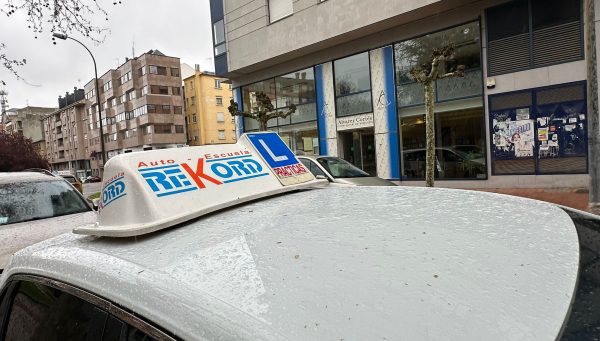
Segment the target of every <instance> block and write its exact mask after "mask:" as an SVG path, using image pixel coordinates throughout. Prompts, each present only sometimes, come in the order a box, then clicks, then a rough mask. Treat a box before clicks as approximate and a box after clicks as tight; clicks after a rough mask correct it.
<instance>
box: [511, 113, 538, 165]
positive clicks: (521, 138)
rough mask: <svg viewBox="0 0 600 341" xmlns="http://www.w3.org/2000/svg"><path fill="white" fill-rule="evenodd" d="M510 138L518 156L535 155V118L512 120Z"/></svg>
mask: <svg viewBox="0 0 600 341" xmlns="http://www.w3.org/2000/svg"><path fill="white" fill-rule="evenodd" d="M510 138H511V142H512V144H513V145H514V150H515V156H516V157H530V156H533V120H520V121H514V122H511V126H510Z"/></svg>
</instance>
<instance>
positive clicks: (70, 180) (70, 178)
mask: <svg viewBox="0 0 600 341" xmlns="http://www.w3.org/2000/svg"><path fill="white" fill-rule="evenodd" d="M63 178H65V180H67V181H68V182H70V183H72V184H74V183H77V180H76V179H75V177H73V176H63Z"/></svg>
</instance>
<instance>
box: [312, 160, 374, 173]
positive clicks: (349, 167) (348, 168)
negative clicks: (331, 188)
mask: <svg viewBox="0 0 600 341" xmlns="http://www.w3.org/2000/svg"><path fill="white" fill-rule="evenodd" d="M317 161H318V162H319V163H320V164H321V166H323V167H324V168H325V169H326V170H327V172H328V173H329V174H331V176H333V177H334V178H362V177H366V176H370V175H369V173H366V172H364V171H362V170H361V169H360V168H358V167H356V166H354V165H353V164H351V163H350V162H348V161H346V160H344V159H340V158H337V157H320V158H318V159H317Z"/></svg>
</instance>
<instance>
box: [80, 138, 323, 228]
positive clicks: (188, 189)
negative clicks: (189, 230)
mask: <svg viewBox="0 0 600 341" xmlns="http://www.w3.org/2000/svg"><path fill="white" fill-rule="evenodd" d="M325 183H327V181H325V180H316V179H315V178H314V176H313V175H312V174H311V173H310V172H309V171H308V169H306V167H304V165H303V164H302V163H301V162H299V161H298V159H297V158H296V157H295V156H294V154H293V153H292V151H291V150H290V149H289V148H288V147H287V146H286V145H285V143H284V142H283V141H282V140H281V138H280V137H279V135H277V134H276V133H272V132H264V133H252V134H244V135H242V136H241V137H240V139H239V140H238V142H237V143H235V144H221V145H208V146H200V147H186V148H178V149H163V150H156V151H145V152H140V153H130V154H121V155H117V156H115V157H113V158H111V159H110V160H109V161H108V162H107V163H106V166H105V169H104V178H103V182H102V193H101V198H100V205H99V213H98V222H97V223H95V224H94V225H93V226H84V227H80V228H76V229H74V230H73V232H74V233H78V234H89V235H97V236H111V237H129V236H136V235H141V234H145V233H150V232H153V231H157V230H161V229H164V228H167V227H170V226H173V225H176V224H179V223H182V222H185V221H187V220H190V219H194V218H197V217H200V216H202V215H205V214H207V213H211V212H214V211H217V210H219V209H223V208H226V207H229V206H233V205H237V204H240V203H243V202H246V201H250V200H254V199H258V198H262V197H267V196H271V195H274V194H279V193H283V192H288V191H293V190H298V189H303V188H311V187H319V186H322V185H324V184H325Z"/></svg>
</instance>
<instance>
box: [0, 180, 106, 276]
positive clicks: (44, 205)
mask: <svg viewBox="0 0 600 341" xmlns="http://www.w3.org/2000/svg"><path fill="white" fill-rule="evenodd" d="M95 220H96V213H95V212H94V210H93V207H92V206H90V204H89V203H88V202H87V201H86V200H85V199H84V198H83V196H82V195H81V193H80V192H78V191H77V190H75V189H74V188H73V186H71V185H69V184H68V183H67V182H66V181H65V180H64V179H63V178H62V177H59V176H54V175H52V174H50V173H40V172H18V173H0V269H2V268H4V265H5V264H6V262H7V260H8V258H9V257H10V256H11V255H12V254H13V253H14V252H15V251H17V250H19V249H21V248H23V247H25V246H28V245H31V244H34V243H37V242H39V241H41V240H44V239H47V238H50V237H53V236H56V235H58V234H61V233H64V232H69V231H71V230H72V229H73V228H74V227H75V226H79V225H81V224H85V223H90V222H93V221H95Z"/></svg>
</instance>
